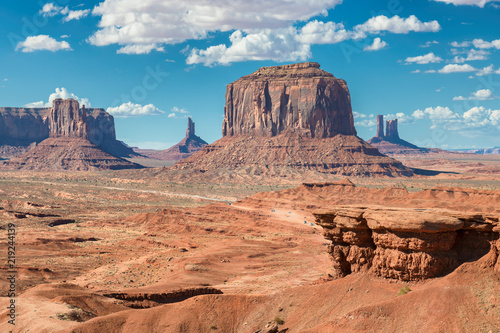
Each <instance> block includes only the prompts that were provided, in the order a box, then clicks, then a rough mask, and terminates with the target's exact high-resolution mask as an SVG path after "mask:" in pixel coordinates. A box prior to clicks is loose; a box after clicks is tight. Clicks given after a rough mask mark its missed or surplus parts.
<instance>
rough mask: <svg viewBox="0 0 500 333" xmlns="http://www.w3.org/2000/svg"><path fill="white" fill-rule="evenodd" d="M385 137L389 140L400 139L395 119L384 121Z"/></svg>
mask: <svg viewBox="0 0 500 333" xmlns="http://www.w3.org/2000/svg"><path fill="white" fill-rule="evenodd" d="M377 120H378V119H377ZM385 138H386V140H387V141H389V142H393V141H398V140H401V139H400V138H399V133H398V120H397V119H392V120H387V121H386V122H385Z"/></svg>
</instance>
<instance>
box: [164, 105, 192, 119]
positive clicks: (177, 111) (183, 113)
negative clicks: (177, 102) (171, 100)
mask: <svg viewBox="0 0 500 333" xmlns="http://www.w3.org/2000/svg"><path fill="white" fill-rule="evenodd" d="M171 111H172V112H171V113H169V114H168V117H169V118H187V114H188V113H189V111H187V110H185V109H182V108H178V107H177V106H174V107H173V108H172V110H171Z"/></svg>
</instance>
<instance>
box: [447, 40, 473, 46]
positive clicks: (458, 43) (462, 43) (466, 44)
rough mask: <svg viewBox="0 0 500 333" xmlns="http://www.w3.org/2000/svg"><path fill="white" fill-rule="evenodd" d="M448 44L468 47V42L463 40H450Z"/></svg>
mask: <svg viewBox="0 0 500 333" xmlns="http://www.w3.org/2000/svg"><path fill="white" fill-rule="evenodd" d="M450 45H451V46H452V47H469V45H470V42H468V41H463V42H451V43H450Z"/></svg>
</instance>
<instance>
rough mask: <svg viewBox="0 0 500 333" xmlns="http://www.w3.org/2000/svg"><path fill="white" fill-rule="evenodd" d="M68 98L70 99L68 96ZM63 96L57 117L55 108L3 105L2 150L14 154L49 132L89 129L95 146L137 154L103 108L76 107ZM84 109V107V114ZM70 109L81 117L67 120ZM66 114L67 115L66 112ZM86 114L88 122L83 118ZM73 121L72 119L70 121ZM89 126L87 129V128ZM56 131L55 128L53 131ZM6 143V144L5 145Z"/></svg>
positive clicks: (80, 132)
mask: <svg viewBox="0 0 500 333" xmlns="http://www.w3.org/2000/svg"><path fill="white" fill-rule="evenodd" d="M67 101H69V100H67ZM67 101H63V100H61V102H58V109H61V107H62V108H65V110H64V111H63V110H61V112H62V116H61V117H58V118H57V119H56V118H55V115H51V114H52V110H53V109H54V107H53V108H10V107H3V108H0V151H1V150H5V151H6V152H11V153H12V155H10V156H15V155H18V153H16V152H19V153H24V152H26V151H27V150H28V148H29V146H30V145H31V144H33V143H39V142H41V141H43V140H45V139H47V138H48V137H49V136H59V135H64V134H65V133H70V135H75V136H80V135H83V136H84V135H85V133H84V132H86V133H87V136H88V139H89V140H90V141H91V142H92V143H93V144H95V145H96V146H99V147H101V148H102V149H103V150H105V151H106V152H108V153H110V154H112V155H115V156H132V155H137V154H136V153H134V152H133V150H132V149H131V148H130V147H128V146H126V145H125V144H124V143H123V142H121V141H118V140H116V134H115V124H114V119H113V116H112V115H110V114H109V113H107V112H106V111H104V110H103V109H94V108H92V109H87V108H82V109H79V110H78V112H77V111H76V108H77V106H76V104H74V103H75V102H76V101H75V102H67ZM82 110H85V113H86V114H85V115H84V114H83V112H81V111H82ZM70 113H75V115H78V117H79V118H80V120H77V121H76V122H75V120H71V121H73V122H74V123H73V124H70V123H69V122H68V120H67V119H68V116H70ZM64 114H65V116H64ZM83 118H86V119H87V120H86V123H87V124H86V125H84V124H83V123H82V122H81V119H83ZM71 121H70V122H71ZM85 127H86V129H85ZM51 131H53V132H51ZM2 147H3V148H2Z"/></svg>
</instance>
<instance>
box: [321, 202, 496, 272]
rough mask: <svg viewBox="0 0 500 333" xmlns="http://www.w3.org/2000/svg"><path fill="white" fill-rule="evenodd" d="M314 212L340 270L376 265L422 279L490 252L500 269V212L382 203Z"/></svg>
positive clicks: (374, 268) (370, 268) (377, 269)
mask: <svg viewBox="0 0 500 333" xmlns="http://www.w3.org/2000/svg"><path fill="white" fill-rule="evenodd" d="M314 215H315V217H316V222H317V223H318V224H319V225H321V226H322V227H323V228H324V229H323V230H324V236H325V238H326V239H328V240H330V241H331V242H332V245H330V247H329V251H328V252H329V253H330V255H331V258H332V260H333V265H334V268H335V271H336V272H337V274H338V275H339V276H345V275H347V274H350V273H353V272H360V271H370V272H372V273H373V274H375V275H377V276H381V277H385V278H393V279H399V280H405V281H409V280H420V279H426V278H432V277H436V276H441V275H444V274H446V273H449V272H451V271H452V270H453V269H455V268H456V267H458V266H459V265H460V264H462V263H464V262H467V261H473V260H477V259H479V258H480V257H482V256H484V255H486V254H487V253H489V252H491V257H492V258H491V263H490V264H491V265H492V266H494V267H495V268H494V269H495V270H497V271H498V272H500V260H499V259H498V239H499V233H500V223H499V217H498V216H493V215H488V214H480V213H466V212H456V211H449V210H441V209H415V208H388V207H380V206H368V207H367V206H340V207H336V208H334V209H331V210H328V211H324V212H318V213H315V214H314Z"/></svg>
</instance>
